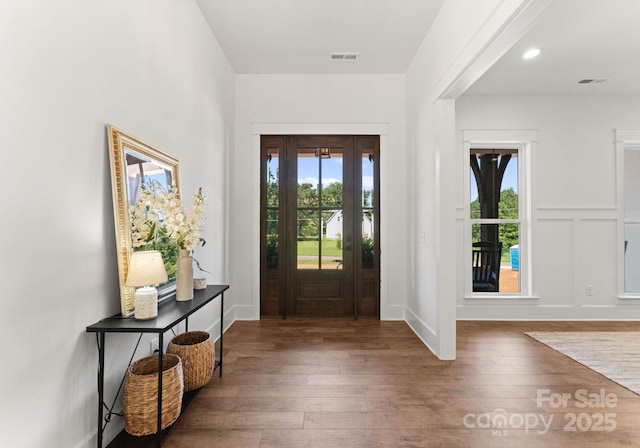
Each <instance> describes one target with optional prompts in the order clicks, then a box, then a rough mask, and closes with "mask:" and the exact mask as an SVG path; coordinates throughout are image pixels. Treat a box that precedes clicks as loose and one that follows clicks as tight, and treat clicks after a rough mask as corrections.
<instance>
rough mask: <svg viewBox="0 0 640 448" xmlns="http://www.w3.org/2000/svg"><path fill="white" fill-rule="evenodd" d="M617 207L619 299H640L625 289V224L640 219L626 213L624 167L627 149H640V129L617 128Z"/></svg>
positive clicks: (637, 294) (636, 222)
mask: <svg viewBox="0 0 640 448" xmlns="http://www.w3.org/2000/svg"><path fill="white" fill-rule="evenodd" d="M615 133H616V173H617V176H616V178H617V182H616V207H617V209H618V299H621V300H623V301H628V300H636V301H637V300H639V299H640V293H632V292H626V290H625V271H626V266H625V264H626V262H625V251H624V242H625V225H626V224H640V220H630V219H627V217H626V215H625V188H624V171H625V170H624V167H625V160H624V159H625V157H624V156H625V151H627V150H634V151H635V150H637V151H640V130H639V129H616V131H615Z"/></svg>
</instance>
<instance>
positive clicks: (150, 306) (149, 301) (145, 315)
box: [133, 286, 158, 320]
mask: <svg viewBox="0 0 640 448" xmlns="http://www.w3.org/2000/svg"><path fill="white" fill-rule="evenodd" d="M133 307H134V313H133V317H135V318H136V319H137V320H149V319H155V318H156V317H157V316H158V290H157V289H156V288H155V287H153V286H145V287H143V288H138V289H136V293H135V296H134V298H133Z"/></svg>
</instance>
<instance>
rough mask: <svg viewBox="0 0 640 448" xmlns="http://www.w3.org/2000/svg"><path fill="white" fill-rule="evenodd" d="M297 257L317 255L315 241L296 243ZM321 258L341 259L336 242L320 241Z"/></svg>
mask: <svg viewBox="0 0 640 448" xmlns="http://www.w3.org/2000/svg"><path fill="white" fill-rule="evenodd" d="M298 255H318V242H317V241H298ZM322 256H323V257H342V249H338V241H336V240H322Z"/></svg>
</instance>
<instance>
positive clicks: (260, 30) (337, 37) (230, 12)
mask: <svg viewBox="0 0 640 448" xmlns="http://www.w3.org/2000/svg"><path fill="white" fill-rule="evenodd" d="M197 2H198V4H199V5H200V9H201V10H202V12H203V14H204V16H205V18H206V20H207V22H208V23H209V25H210V27H211V29H212V31H213V33H214V34H215V36H216V38H217V40H218V42H219V43H220V45H221V46H222V48H223V49H224V51H225V53H226V55H227V58H228V59H229V61H230V62H231V65H232V67H233V69H234V71H235V72H236V73H239V74H240V73H277V74H283V73H405V72H406V71H407V68H408V66H409V64H410V62H411V60H412V59H413V57H414V55H415V53H416V50H417V49H418V47H419V45H420V43H421V42H422V40H423V39H424V36H425V35H426V33H427V30H428V29H429V27H430V26H431V23H432V22H433V20H434V18H435V16H436V14H437V12H438V10H439V9H440V6H441V5H442V3H443V2H444V0H197ZM334 52H338V53H340V52H342V53H345V52H346V53H359V58H358V60H357V61H356V62H344V61H343V62H335V61H331V59H330V54H331V53H334Z"/></svg>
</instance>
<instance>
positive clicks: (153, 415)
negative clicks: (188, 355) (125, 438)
mask: <svg viewBox="0 0 640 448" xmlns="http://www.w3.org/2000/svg"><path fill="white" fill-rule="evenodd" d="M183 394H184V376H183V371H182V361H181V360H180V357H178V356H177V355H173V354H165V355H163V357H162V429H165V428H167V427H168V426H171V425H172V424H173V423H175V421H176V420H178V417H179V416H180V409H181V407H182V396H183ZM122 410H123V413H124V429H125V430H126V431H127V432H128V433H129V434H131V435H133V436H146V435H149V434H156V433H157V431H158V355H154V356H148V357H146V358H142V359H139V360H138V361H136V362H134V363H133V364H131V365H130V366H129V368H128V369H127V374H126V375H125V380H124V402H123V408H122Z"/></svg>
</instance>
